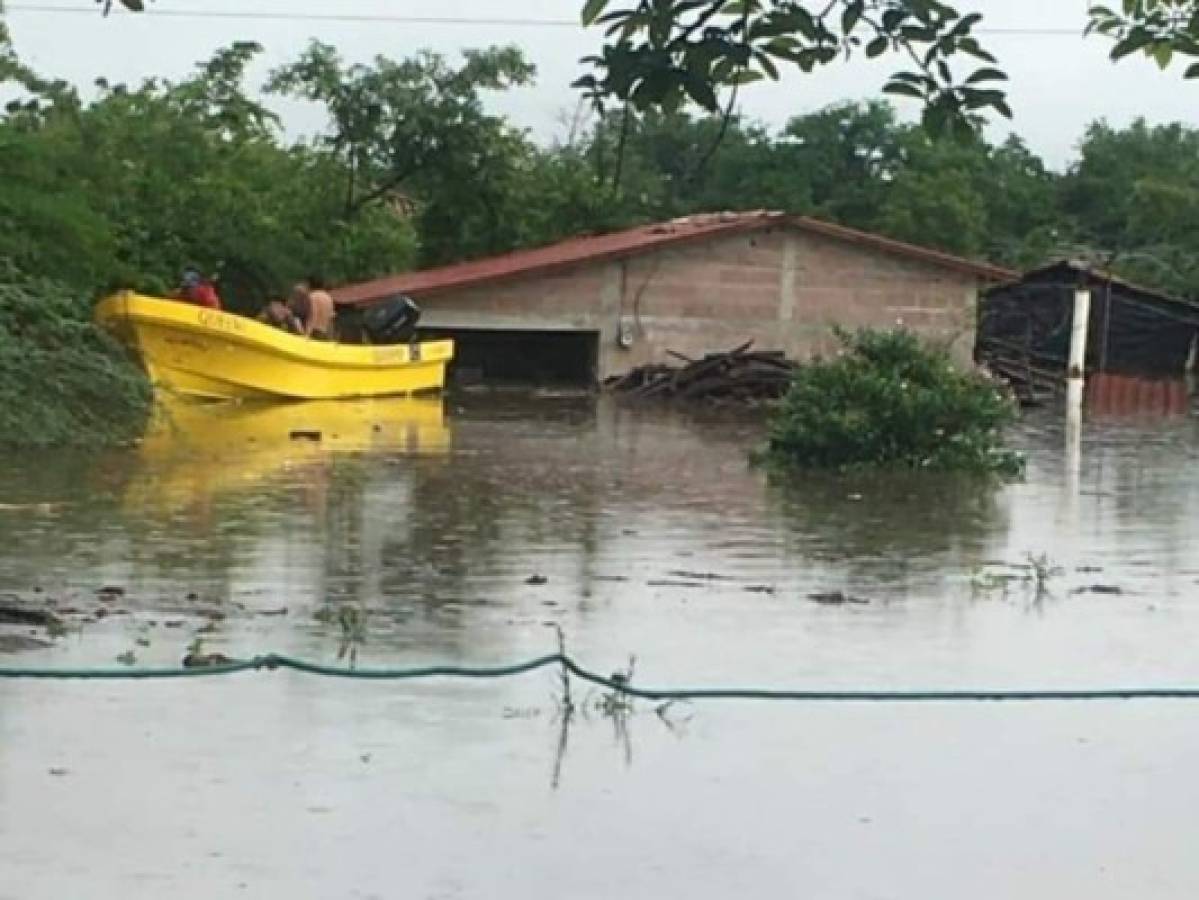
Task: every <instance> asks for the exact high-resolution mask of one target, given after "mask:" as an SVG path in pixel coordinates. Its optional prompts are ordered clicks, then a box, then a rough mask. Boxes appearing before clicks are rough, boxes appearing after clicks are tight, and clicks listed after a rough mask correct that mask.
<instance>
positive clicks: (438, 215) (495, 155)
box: [267, 42, 534, 262]
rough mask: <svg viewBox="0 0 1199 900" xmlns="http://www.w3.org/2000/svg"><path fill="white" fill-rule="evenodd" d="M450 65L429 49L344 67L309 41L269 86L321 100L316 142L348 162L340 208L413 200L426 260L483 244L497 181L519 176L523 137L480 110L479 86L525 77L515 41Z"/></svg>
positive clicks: (351, 212)
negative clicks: (324, 129) (322, 132)
mask: <svg viewBox="0 0 1199 900" xmlns="http://www.w3.org/2000/svg"><path fill="white" fill-rule="evenodd" d="M463 56H464V61H463V63H462V64H461V65H460V66H458V67H454V66H452V65H451V64H450V63H449V62H448V61H447V60H446V59H445V58H444V57H442V56H440V55H438V54H435V53H429V52H425V53H421V54H418V55H417V56H415V57H411V58H409V59H406V60H402V61H400V62H393V61H391V60H388V59H384V58H382V57H380V58H377V59H375V60H374V62H373V63H372V64H371V65H353V66H346V65H345V64H344V63H343V62H342V60H341V57H340V56H339V55H338V53H337V51H335V50H334V49H333V48H332V47H330V46H328V45H327V44H322V43H319V42H314V43H313V44H312V45H311V46H310V47H309V48H308V50H307V51H306V52H305V53H304V54H303V56H302V57H301V58H300V59H299V60H298V61H297V62H295V63H292V64H291V65H288V66H284V67H283V68H281V69H279V70H277V71H276V72H274V73H273V75H272V76H271V79H270V81H269V83H268V86H267V89H268V90H269V91H271V92H274V93H277V94H284V95H287V96H293V97H300V98H303V99H307V100H312V101H316V102H318V103H321V104H323V105H324V106H325V108H326V111H327V113H328V116H329V122H330V126H331V130H330V133H329V134H327V135H326V136H325V137H324V138H323V139H322V141H321V146H323V147H325V148H326V149H328V150H329V151H331V152H332V153H333V154H335V155H336V156H337V158H338V159H340V160H341V161H342V163H343V165H344V167H345V169H346V173H347V174H346V179H345V184H344V198H345V199H344V203H343V208H342V216H343V218H345V219H347V220H351V219H353V218H354V217H355V216H357V215H358V214H359V213H361V212H362V211H363V210H365V209H367V208H370V207H372V206H375V205H378V204H380V203H384V202H392V203H398V204H401V205H403V204H409V205H414V206H415V210H414V211H415V212H416V215H417V217H418V221H420V222H421V223H422V226H423V227H422V231H423V232H424V237H425V253H424V255H425V259H426V260H427V261H430V262H433V261H443V260H445V259H448V258H451V257H453V256H455V255H458V254H471V253H477V252H487V251H489V250H491V249H494V248H493V247H492V246H488V239H487V234H488V231H489V228H492V227H498V226H500V225H501V224H502V217H501V213H500V209H499V207H500V206H501V204H502V195H503V191H504V185H505V184H506V183H507V182H508V181H510V180H511V179H512V178H514V177H516V168H517V166H518V164H519V160H520V158H521V157H522V156H523V154H524V153H525V150H526V146H525V145H526V144H527V141H526V139H525V138H524V135H523V134H522V133H520V132H518V131H516V130H515V129H513V128H511V127H510V126H509V125H508V124H507V123H506V122H505V121H504V120H503V119H502V118H500V117H498V116H493V115H490V114H488V113H487V112H485V111H484V109H483V93H484V92H485V91H499V90H505V89H507V88H510V87H513V86H518V85H523V84H527V83H528V82H529V81H530V80H531V79H532V77H533V74H534V69H533V66H531V65H530V64H529V63H528V62H526V61H525V59H524V57H523V55H522V54H521V52H520V51H519V50H518V49H517V48H515V47H492V48H489V49H486V50H470V51H466V52H465V53H464V54H463Z"/></svg>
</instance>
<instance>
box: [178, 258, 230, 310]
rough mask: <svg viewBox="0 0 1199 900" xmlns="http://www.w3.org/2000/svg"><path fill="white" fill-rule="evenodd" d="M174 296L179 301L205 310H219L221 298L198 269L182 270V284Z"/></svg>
mask: <svg viewBox="0 0 1199 900" xmlns="http://www.w3.org/2000/svg"><path fill="white" fill-rule="evenodd" d="M176 296H177V297H178V298H179V299H180V300H184V301H186V302H188V303H194V304H196V305H197V306H203V307H206V308H207V309H220V308H221V298H220V296H219V295H218V294H217V292H216V287H215V285H213V283H212V282H211V281H209V280H208V279H207V278H205V277H204V276H203V275H201V274H200V271H199V270H198V269H194V268H187V269H184V270H183V278H182V284H181V286H180V288H179V292H178V294H176Z"/></svg>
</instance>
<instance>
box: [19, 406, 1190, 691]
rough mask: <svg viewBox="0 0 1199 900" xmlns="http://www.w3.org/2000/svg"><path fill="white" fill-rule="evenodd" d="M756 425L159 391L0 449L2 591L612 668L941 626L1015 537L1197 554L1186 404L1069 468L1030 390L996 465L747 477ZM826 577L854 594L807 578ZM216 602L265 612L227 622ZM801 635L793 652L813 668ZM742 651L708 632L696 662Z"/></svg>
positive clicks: (1181, 579)
mask: <svg viewBox="0 0 1199 900" xmlns="http://www.w3.org/2000/svg"><path fill="white" fill-rule="evenodd" d="M447 409H448V412H447V411H446V410H447ZM760 434H761V422H760V420H758V419H755V418H753V417H745V416H736V415H720V416H705V417H692V416H687V415H681V414H678V413H674V412H669V411H664V410H662V409H660V408H627V407H621V406H617V405H612V404H608V403H606V402H598V403H597V402H595V401H594V400H572V401H566V402H551V401H547V400H544V399H538V398H529V397H516V396H499V397H467V398H457V399H453V400H451V401H449V403H448V404H447V405H446V406H445V407H443V405H442V403H441V401H438V400H422V401H411V400H409V401H372V402H370V403H363V404H342V403H336V404H300V405H294V406H275V407H253V406H216V407H213V406H203V405H199V406H197V405H194V404H189V405H177V404H176V405H172V406H171V407H170V408H168V409H167V410H166V411H165V413H164V415H163V416H162V417H160V418H159V419H158V420H157V421H156V426H155V430H153V431H152V432H151V433H150V434H148V435H147V437H146V440H145V441H144V443H143V444H142V446H141V447H139V448H137V449H136V450H135V451H132V452H125V453H117V454H105V455H102V456H99V457H91V458H82V457H65V456H64V457H61V458H53V459H45V458H39V459H33V458H25V459H21V458H19V457H13V458H9V459H6V460H5V461H4V462H3V463H2V464H0V504H3V503H10V502H11V503H14V504H15V503H16V502H18V501H19V502H33V503H40V502H45V503H51V504H55V505H52V506H50V507H47V508H45V509H44V510H40V511H28V512H21V513H3V512H0V540H3V541H4V544H3V549H2V550H0V554H2V555H3V566H0V590H15V591H18V592H22V591H24V592H27V591H29V590H31V589H32V588H33V587H35V586H37V587H41V588H43V589H44V590H46V591H48V592H54V593H55V594H56V595H61V596H64V597H68V598H70V597H75V598H79V597H83V598H87V597H90V596H91V594H92V592H94V591H95V590H96V589H97V588H98V587H101V586H103V585H104V584H115V585H120V586H122V587H124V588H126V590H127V594H128V598H129V600H128V606H129V608H130V609H131V610H132V612H133V613H134V614H137V613H139V612H145V614H146V615H149V612H150V611H153V610H156V609H162V608H169V609H171V610H176V609H178V608H180V607H182V606H183V605H184V600H185V598H186V597H187V596H189V595H196V596H198V597H200V598H202V599H203V600H204V601H205V602H211V603H213V604H221V605H223V607H222V608H224V609H226V611H228V612H229V616H228V619H227V620H222V621H219V622H217V623H216V624H215V626H213V627H214V633H213V634H211V635H210V637H211V639H212V640H213V641H214V642H215V643H217V644H218V645H221V644H222V642H224V645H222V646H218V647H217V649H220V650H222V651H223V652H229V651H231V650H236V647H237V646H238V642H239V641H240V642H242V643H243V644H244V645H246V646H249V647H250V648H251V649H252V650H254V651H259V650H261V649H263V646H264V644H266V643H269V644H270V645H271V649H287V648H291V649H299V650H305V651H311V652H313V653H314V654H316V655H318V656H321V657H322V658H326V659H333V658H335V656H336V653H337V651H338V649H339V648H340V646H341V643H342V636H341V635H340V633H339V630H338V628H339V626H338V624H337V623H338V621H339V620H338V618H337V610H338V609H340V608H341V607H353V608H354V609H355V610H359V611H360V615H361V621H362V623H364V624H363V627H362V636H363V641H362V642H361V649H360V652H361V655H362V657H363V664H367V663H368V662H373V661H381V660H390V659H394V658H398V657H400V656H404V655H411V656H413V657H419V658H421V659H444V658H474V659H487V660H492V659H495V658H501V659H506V658H509V657H511V656H513V655H520V654H521V653H524V652H526V651H530V652H541V651H543V650H545V649H546V647H545V644H546V639H545V632H544V628H543V624H544V623H546V622H551V623H555V624H558V625H560V626H562V627H563V628H565V629H567V630H568V631H569V632H570V633H571V634H572V635H577V636H578V637H577V638H576V640H577V641H578V642H579V643H580V646H581V649H582V651H583V652H584V654H585V655H586V654H590V653H600V654H603V655H604V657H603V658H602V659H601V660H598V662H599V664H601V665H610V666H613V667H616V666H619V665H621V664H622V663H623V661H624V660H625V659H627V656H628V654H629V653H637V654H639V655H640V656H641V657H642V658H643V659H649V658H650V656H649V655H648V654H649V653H650V648H655V647H656V648H658V652H657V653H656V654H654V655H655V656H659V657H661V656H663V655H665V657H666V658H677V659H678V660H680V661H682V660H686V659H687V658H688V657H689V654H691V653H698V654H699V655H700V656H701V657H702V656H703V655H704V654H705V653H706V652H707V649H708V648H709V646H710V644H711V642H712V634H713V633H722V634H726V635H728V634H733V633H738V632H739V631H740V630H741V629H743V628H745V627H746V624H747V623H751V622H752V623H760V624H761V625H762V626H763V627H766V628H767V635H768V637H767V638H766V642H767V643H768V644H769V643H770V642H772V641H774V640H779V641H786V640H791V641H794V642H796V643H797V645H803V646H807V645H808V644H809V642H816V643H818V642H819V638H820V636H821V635H822V634H823V633H824V632H823V629H824V628H826V627H836V628H839V629H846V628H849V629H850V630H853V631H855V632H858V631H860V632H861V633H862V635H863V639H864V640H873V639H874V638H873V636H874V635H878V634H883V633H886V632H888V630H890V633H892V634H893V636H894V637H895V638H896V640H897V641H899V642H902V640H903V634H904V629H913V630H914V631H923V632H927V631H928V630H929V629H933V630H937V629H949V630H946V631H945V639H946V644H945V648H952V647H953V644H952V641H951V640H950V637H949V635H950V633H951V630H952V629H957V630H958V633H959V634H960V631H961V629H963V628H965V627H966V626H967V624H968V623H971V622H975V621H982V620H981V619H971V618H970V616H971V615H972V610H976V609H977V608H978V606H979V605H980V604H983V603H987V602H989V600H990V595H987V596H982V597H980V596H979V592H978V591H976V590H973V589H972V578H973V576H974V575H975V574H977V572H978V571H979V570H980V568H981V567H982V566H983V565H984V564H985V563H987V562H1008V563H1021V562H1025V561H1026V560H1027V558H1028V556H1029V555H1030V554H1031V555H1033V556H1037V557H1041V556H1046V557H1047V558H1048V559H1049V560H1050V561H1051V562H1052V563H1053V564H1055V565H1058V566H1061V567H1063V568H1065V569H1066V570H1067V573H1068V574H1067V575H1066V576H1063V578H1062V579H1060V580H1061V581H1062V584H1061V585H1060V586H1059V585H1051V593H1050V596H1070V594H1069V592H1070V591H1071V590H1073V589H1074V588H1076V587H1078V584H1075V583H1074V582H1073V581H1071V579H1074V580H1075V581H1077V580H1078V579H1079V578H1081V577H1083V576H1082V575H1080V574H1078V573H1077V572H1076V570H1077V569H1078V568H1079V567H1086V568H1088V569H1093V568H1096V567H1099V568H1102V569H1103V570H1104V572H1103V577H1102V579H1101V580H1102V581H1103V582H1104V583H1108V582H1110V583H1113V584H1118V585H1119V586H1120V587H1121V588H1122V589H1123V590H1125V591H1126V592H1129V594H1131V593H1154V594H1157V593H1159V592H1161V591H1167V592H1175V593H1179V595H1181V594H1180V592H1181V591H1182V590H1183V587H1184V585H1186V584H1188V583H1189V582H1188V579H1190V580H1191V581H1194V579H1195V577H1199V575H1196V576H1191V575H1187V574H1186V572H1188V571H1190V570H1191V569H1194V568H1199V567H1196V566H1194V564H1193V563H1192V562H1189V560H1191V559H1193V558H1195V554H1196V551H1199V545H1197V544H1196V535H1195V534H1194V529H1193V528H1192V527H1191V523H1192V521H1193V516H1192V511H1193V509H1194V504H1195V502H1196V501H1197V500H1199V476H1197V475H1196V474H1195V473H1196V471H1197V470H1196V468H1195V467H1194V466H1193V465H1184V463H1185V462H1187V461H1188V460H1193V459H1194V456H1195V451H1194V447H1195V445H1196V442H1195V437H1196V423H1195V421H1194V420H1192V419H1188V418H1177V417H1176V418H1172V419H1169V420H1166V421H1161V420H1145V419H1137V420H1135V421H1132V420H1119V421H1114V422H1101V421H1097V420H1095V421H1092V420H1088V422H1087V424H1086V425H1085V428H1084V433H1083V441H1082V464H1081V466H1080V468H1079V470H1078V473H1077V477H1078V489H1077V490H1076V491H1074V490H1071V485H1070V479H1069V478H1067V477H1066V475H1067V467H1066V460H1065V459H1064V453H1063V450H1064V447H1065V437H1064V426H1063V420H1062V418H1061V417H1060V416H1059V415H1058V414H1057V412H1056V411H1052V410H1047V411H1043V412H1042V413H1041V414H1038V415H1037V416H1033V417H1030V418H1028V419H1026V420H1025V421H1024V423H1023V424H1022V425H1021V428H1020V429H1019V430H1018V431H1017V433H1016V434H1015V436H1014V440H1015V441H1016V443H1017V444H1018V445H1019V446H1020V447H1021V448H1023V449H1024V450H1025V451H1026V452H1027V453H1028V456H1029V459H1030V467H1029V474H1028V478H1027V480H1026V481H1025V482H1024V483H1021V484H1016V485H1011V486H995V485H990V484H988V483H985V482H978V481H976V480H973V479H959V478H953V477H944V476H935V475H895V474H891V475H885V476H828V475H799V476H793V477H788V478H773V477H768V476H767V475H766V474H765V473H764V472H762V471H760V470H758V469H755V468H754V467H752V466H751V465H750V464H749V462H748V459H747V451H748V449H749V448H750V447H752V446H753V444H754V443H755V442H756V441H757V440H758V439H759V436H760ZM1092 580H1095V579H1094V577H1093V576H1092ZM838 592H844V594H845V595H851V596H853V597H855V598H860V599H864V600H869V601H872V602H870V603H867V604H846V605H845V606H844V607H843V608H838V607H836V605H830V604H819V603H814V602H812V601H811V600H810V599H809V598H810V597H811V596H812V595H821V596H829V595H832V596H835V595H836V594H837V593H838ZM1013 596H1014V595H1013ZM912 604H920V605H921V607H922V609H923V610H924V611H923V612H922V613H920V614H919V615H916V614H914V613H904V614H901V613H900V610H901V609H902V608H904V607H905V606H910V605H912ZM237 609H244V610H245V611H246V613H247V615H257V614H260V613H268V612H278V611H279V610H282V609H287V610H289V612H290V614H289V616H287V617H282V616H281V617H279V618H278V619H271V620H270V621H267V620H265V619H264V620H261V621H260V627H258V628H256V629H253V630H251V631H247V629H246V621H245V619H246V617H245V616H243V615H238V614H235V613H234V612H233V611H234V610H237ZM357 614H358V613H356V615H357ZM208 624H211V623H208ZM268 626H269V629H268ZM767 626H769V627H767ZM747 633H753V634H758V633H759V629H756V628H750V629H748V631H747ZM759 637H761V634H759ZM283 645H287V647H284V646H283ZM662 648H666V649H662ZM826 655H827V654H826V653H825V650H824V649H823V648H821V649H820V650H818V652H816V653H813V654H811V655H810V656H809V657H808V658H807V662H808V663H809V664H810V666H811V667H812V674H813V675H820V674H821V671H826V670H827V667H825V668H824V669H822V668H821V667H822V666H825V662H826V659H825V658H826ZM885 656H886V654H883V656H882V657H880V658H885ZM762 658H764V657H763V654H762V652H761V648H760V647H756V646H755V645H754V642H753V641H738V640H730V641H728V642H727V645H726V646H722V652H721V654H720V656H719V658H718V659H717V660H716V661H715V664H716V665H717V666H727V667H728V668H729V669H730V670H732V669H734V668H735V667H736V666H737V665H739V662H738V661H739V660H740V661H741V662H742V663H744V664H746V665H750V664H754V665H756V664H757V663H758V662H759V661H760V660H761V659H762ZM766 658H770V657H766ZM793 658H794V657H793V655H792V654H791V653H789V652H788V653H786V654H783V655H781V656H779V657H777V659H778V660H779V661H780V663H782V662H784V661H787V660H791V659H793ZM679 664H680V666H682V662H680V663H679ZM683 668H684V669H685V668H687V667H683ZM754 674H755V676H756V675H758V674H759V673H757V672H755V673H754ZM847 677H848V676H847Z"/></svg>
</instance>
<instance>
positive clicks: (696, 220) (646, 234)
mask: <svg viewBox="0 0 1199 900" xmlns="http://www.w3.org/2000/svg"><path fill="white" fill-rule="evenodd" d="M773 227H790V228H796V229H799V230H801V231H806V232H809V233H812V234H819V235H822V236H824V237H828V238H832V239H834V240H839V241H845V242H848V243H853V244H858V245H859V246H864V247H867V248H870V249H873V250H878V251H880V252H883V253H888V254H892V255H896V256H902V257H905V258H908V259H914V260H917V261H919V262H923V263H926V264H929V265H933V266H938V267H941V268H945V269H949V270H952V271H956V272H963V273H965V274H968V275H973V276H975V277H977V278H979V279H981V280H983V281H992V282H1001V281H1010V280H1013V279H1015V278H1016V277H1018V275H1017V273H1015V272H1011V271H1009V270H1007V269H1001V268H999V267H997V266H991V265H987V264H985V263H978V262H974V261H972V260H968V259H963V258H961V257H958V256H953V255H951V254H948V253H942V252H940V251H937V250H930V249H928V248H926V247H917V246H915V245H912V244H905V243H902V242H900V241H894V240H891V239H889V238H885V237H882V236H880V235H877V234H870V233H869V232H865V231H857V230H855V229H852V228H845V227H843V226H840V225H833V224H831V223H829V222H822V221H820V220H818V219H811V218H808V217H806V216H789V215H787V214H785V213H780V212H769V211H760V212H751V213H712V214H706V215H697V216H688V217H685V218H681V219H675V220H673V221H671V222H662V223H659V224H657V225H646V226H642V227H640V228H631V229H629V230H627V231H619V232H615V233H613V234H604V235H596V236H589V237H580V238H571V239H570V240H565V241H560V242H559V243H556V244H551V245H549V246H546V247H537V248H535V249H531V250H518V251H516V252H514V253H506V254H504V255H502V256H492V257H488V258H486V259H478V260H472V261H470V262H464V263H457V264H455V265H451V266H442V267H440V268H436V269H425V270H423V271H417V272H404V273H402V274H399V275H394V276H392V277H389V278H380V279H377V280H374V281H367V282H362V283H360V284H353V285H346V286H343V287H340V288H338V289H337V290H336V291H334V298H335V299H336V300H337V302H338V303H342V304H347V305H355V304H367V303H372V302H374V301H377V300H380V299H382V298H384V297H390V296H393V295H395V294H407V295H409V296H412V297H417V298H419V297H422V296H429V295H432V294H436V293H438V292H441V291H448V290H455V289H460V288H466V287H476V286H479V285H485V284H491V283H495V282H499V281H504V280H507V279H511V278H517V277H521V276H528V275H544V274H552V273H553V272H557V271H562V270H565V269H569V268H571V267H573V266H578V265H581V264H585V263H595V262H604V261H607V260H613V259H622V258H626V257H630V256H637V255H640V254H643V253H648V252H650V251H653V250H656V249H658V248H661V247H667V246H674V245H680V244H687V243H693V242H697V241H703V240H707V239H710V238H713V237H724V236H728V235H732V234H739V233H744V232H753V231H761V230H765V229H767V228H773Z"/></svg>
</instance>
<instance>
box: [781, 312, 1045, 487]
mask: <svg viewBox="0 0 1199 900" xmlns="http://www.w3.org/2000/svg"><path fill="white" fill-rule="evenodd" d="M838 337H839V338H840V339H841V341H842V343H843V344H844V346H845V352H844V353H842V354H841V355H840V356H838V357H837V358H836V359H832V360H827V361H816V362H812V363H809V364H807V365H805V366H803V367H802V368H801V369H800V370H799V372H797V373H796V375H795V379H794V381H793V382H792V385H791V387H790V389H789V390H788V392H787V394H786V396H785V397H784V398H783V401H782V403H781V404H780V406H779V408H778V410H777V411H776V412H775V413H774V416H773V418H772V420H771V423H770V440H769V444H768V447H767V456H768V458H769V459H771V460H772V461H778V462H784V463H787V464H792V465H797V466H801V467H806V468H829V469H844V468H853V467H900V468H908V469H928V470H936V471H957V472H962V471H965V472H980V473H997V474H1000V475H1007V476H1014V475H1018V474H1019V473H1020V472H1021V471H1022V469H1023V460H1022V459H1021V457H1020V456H1019V454H1017V453H1014V452H1012V451H1009V450H1005V449H1004V448H1003V446H1002V444H1001V440H1000V438H1001V435H1000V432H1001V429H1002V428H1003V426H1005V425H1007V424H1008V423H1010V422H1011V421H1012V420H1013V419H1014V418H1015V415H1016V407H1015V405H1014V404H1013V403H1012V402H1011V401H1010V400H1009V399H1008V398H1007V397H1005V396H1004V395H1003V394H1001V393H1000V392H999V391H998V390H997V389H996V387H995V385H994V384H993V383H992V382H991V381H989V380H988V379H987V378H985V377H984V376H982V375H980V374H973V373H963V372H960V371H958V370H957V369H955V368H954V366H953V363H952V362H951V361H950V359H949V355H948V353H947V352H946V351H945V350H943V349H937V348H931V347H927V346H925V345H923V344H922V343H921V342H920V341H919V340H918V339H917V338H916V337H915V335H913V334H911V333H910V332H907V331H902V330H899V331H871V330H862V331H858V332H856V333H848V332H843V331H839V332H838Z"/></svg>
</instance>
